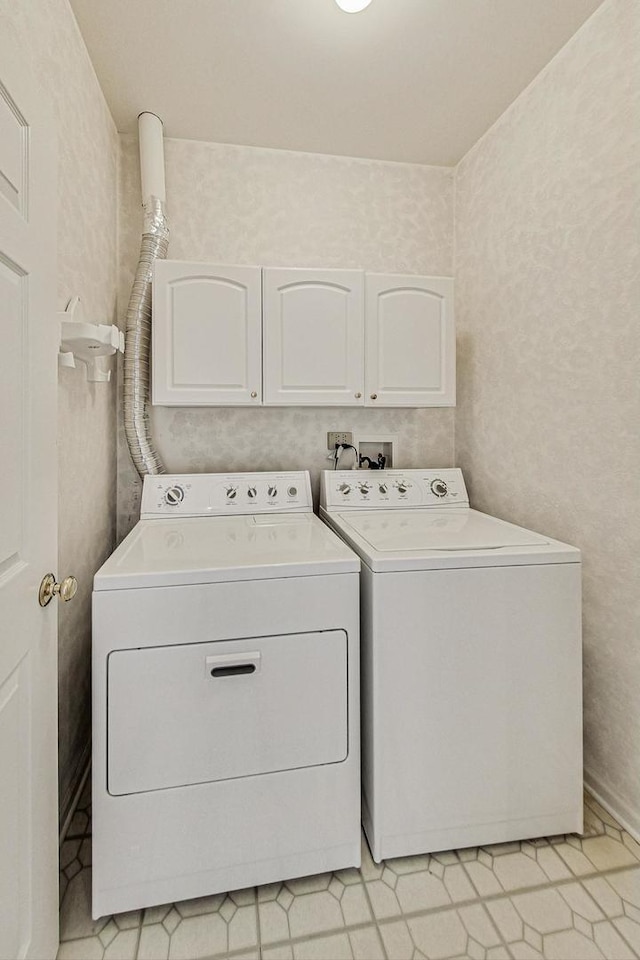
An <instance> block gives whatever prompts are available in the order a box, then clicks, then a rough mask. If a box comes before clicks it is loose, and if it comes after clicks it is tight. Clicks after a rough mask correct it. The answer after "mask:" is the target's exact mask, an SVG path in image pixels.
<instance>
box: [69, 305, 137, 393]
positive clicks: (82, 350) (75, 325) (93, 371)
mask: <svg viewBox="0 0 640 960" xmlns="http://www.w3.org/2000/svg"><path fill="white" fill-rule="evenodd" d="M58 316H59V318H60V354H59V357H60V359H59V363H60V366H64V367H75V365H76V364H75V361H76V360H81V361H82V363H83V364H84V365H85V366H86V368H87V380H90V381H92V382H96V383H105V382H107V381H108V380H110V379H111V371H110V370H105V369H104V368H103V365H102V363H101V358H102V357H110V356H113V354H114V353H117V352H118V351H120V353H124V335H123V334H122V333H121V332H120V330H119V329H118V328H117V327H116V326H115V325H114V324H106V323H86V322H85V320H84V318H83V315H82V304H81V303H80V298H79V297H72V298H71V300H70V301H69V303H68V304H67V308H66V310H64V312H62V313H59V314H58Z"/></svg>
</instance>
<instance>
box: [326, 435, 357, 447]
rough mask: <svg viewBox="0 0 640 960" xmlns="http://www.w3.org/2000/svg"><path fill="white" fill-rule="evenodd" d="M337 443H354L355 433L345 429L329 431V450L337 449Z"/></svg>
mask: <svg viewBox="0 0 640 960" xmlns="http://www.w3.org/2000/svg"><path fill="white" fill-rule="evenodd" d="M336 443H353V434H352V433H349V432H347V431H345V432H344V433H339V432H338V431H330V432H329V433H327V450H335V448H336Z"/></svg>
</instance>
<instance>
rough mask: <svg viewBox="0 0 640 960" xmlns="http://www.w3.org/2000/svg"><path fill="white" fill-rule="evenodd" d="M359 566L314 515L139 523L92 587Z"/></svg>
mask: <svg viewBox="0 0 640 960" xmlns="http://www.w3.org/2000/svg"><path fill="white" fill-rule="evenodd" d="M359 569H360V561H359V560H358V558H357V557H356V556H355V554H354V553H353V552H352V551H351V550H350V549H349V548H348V547H347V546H345V544H344V543H343V542H342V541H341V540H340V539H339V538H338V537H337V536H336V535H335V534H334V533H333V532H332V531H331V530H329V529H328V527H326V526H325V524H323V523H322V522H321V521H320V520H318V518H317V517H316V516H314V515H313V514H311V513H305V514H288V515H287V514H281V515H276V516H269V515H267V516H264V515H263V516H242V517H205V518H202V517H191V518H183V519H180V520H171V519H167V520H164V519H154V520H140V522H139V523H138V524H137V525H136V526H135V527H134V528H133V530H132V531H131V533H130V534H129V536H128V537H126V539H125V540H123V542H122V543H121V544H120V546H119V547H118V548H117V550H115V551H114V553H112V554H111V556H110V557H109V559H108V560H107V561H106V563H105V564H104V565H103V566H102V567H101V568H100V570H98V572H97V573H96V576H95V579H94V590H122V589H133V588H136V587H162V586H176V585H179V584H198V583H218V582H222V581H230V580H265V579H273V578H276V577H310V576H317V575H320V574H332V573H349V572H355V571H358V570H359Z"/></svg>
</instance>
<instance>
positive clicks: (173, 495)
mask: <svg viewBox="0 0 640 960" xmlns="http://www.w3.org/2000/svg"><path fill="white" fill-rule="evenodd" d="M183 500H184V490H183V489H182V487H179V486H178V485H177V484H176V485H175V486H173V487H167V489H166V490H165V492H164V502H165V503H168V504H169V506H170V507H177V506H178V504H179V503H182V501H183Z"/></svg>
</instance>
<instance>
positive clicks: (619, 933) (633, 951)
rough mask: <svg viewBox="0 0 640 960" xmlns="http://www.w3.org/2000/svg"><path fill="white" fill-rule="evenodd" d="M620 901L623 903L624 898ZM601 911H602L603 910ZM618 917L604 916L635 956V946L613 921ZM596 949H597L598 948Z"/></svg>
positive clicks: (636, 954) (636, 952)
mask: <svg viewBox="0 0 640 960" xmlns="http://www.w3.org/2000/svg"><path fill="white" fill-rule="evenodd" d="M588 892H589V891H588V890H587V893H588ZM620 899H622V897H621V898H620ZM622 902H623V903H625V901H624V900H623V901H622ZM600 909H601V910H602V908H600ZM603 913H604V911H603ZM626 916H627V914H626V913H625V917H626ZM619 919H620V917H605V920H608V921H609V923H610V924H611V926H612V927H613V928H614V930H615V931H616V933H617V934H618V936H619V937H620V939H621V940H622V941H623V943H624V944H625V945H626V946H627V947H628V948H629V950H630V951H631V953H633V954H634V956H636V957H637V956H638V951H637V950H636V949H635V947H632V946H631V944H630V943H629V941H628V940H627V938H626V937H625V935H624V933H622V931H621V930H618V928H617V927H616V925H615V923H614V922H613V921H614V920H619ZM592 926H593V924H592ZM594 943H595V940H594ZM596 946H598V945H597V944H596ZM598 949H599V948H598Z"/></svg>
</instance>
